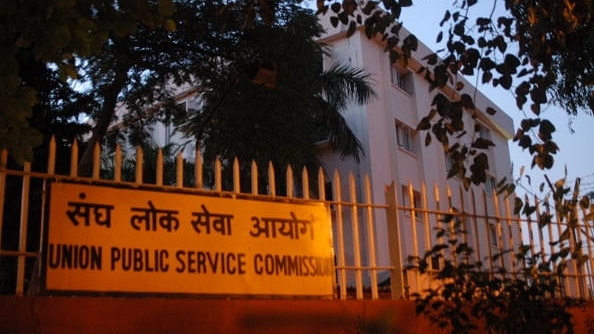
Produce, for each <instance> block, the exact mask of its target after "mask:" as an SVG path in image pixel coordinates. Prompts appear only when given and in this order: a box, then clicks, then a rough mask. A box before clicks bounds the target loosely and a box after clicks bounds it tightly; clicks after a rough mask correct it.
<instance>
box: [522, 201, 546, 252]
mask: <svg viewBox="0 0 594 334" xmlns="http://www.w3.org/2000/svg"><path fill="white" fill-rule="evenodd" d="M524 201H525V204H528V195H524ZM534 207H535V209H536V210H535V213H536V220H537V221H538V217H539V216H540V208H539V204H538V202H537V203H534ZM521 222H522V221H521V220H519V224H521ZM532 225H533V223H532V215H529V216H527V217H526V229H527V231H528V243H529V246H530V256H535V255H536V254H535V251H536V249H535V245H534V243H535V240H534V239H535V238H534V231H533V229H532ZM537 226H538V225H537ZM539 230H540V229H539ZM538 242H539V244H540V246H541V247H543V245H542V239H540V240H539V241H538ZM540 254H541V256H543V258H542V259H543V260H546V259H545V258H544V256H546V255H545V254H544V248H541V250H540Z"/></svg>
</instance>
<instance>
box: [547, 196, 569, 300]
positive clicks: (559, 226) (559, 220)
mask: <svg viewBox="0 0 594 334" xmlns="http://www.w3.org/2000/svg"><path fill="white" fill-rule="evenodd" d="M553 200H554V199H553ZM553 204H556V203H553ZM554 208H555V217H556V221H555V224H556V225H557V239H556V240H560V237H561V235H562V234H563V227H562V225H563V215H562V214H561V212H559V210H557V207H556V206H554ZM551 235H553V234H551ZM561 247H562V245H561V244H559V250H561ZM560 263H564V264H566V260H565V259H561V261H560V262H558V263H556V264H555V266H554V267H553V271H554V272H555V273H557V272H558V268H559V264H560ZM564 271H565V272H564V273H563V274H566V273H567V267H565V270H564ZM556 276H557V277H558V278H559V279H561V280H562V281H563V294H564V295H565V296H567V293H568V292H569V291H570V288H571V287H570V284H569V280H568V279H567V277H559V275H556Z"/></svg>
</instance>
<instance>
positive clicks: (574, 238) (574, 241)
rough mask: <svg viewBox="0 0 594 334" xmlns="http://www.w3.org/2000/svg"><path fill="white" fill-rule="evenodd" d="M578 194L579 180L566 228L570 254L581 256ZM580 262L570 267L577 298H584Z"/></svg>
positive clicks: (574, 189) (574, 261) (576, 183)
mask: <svg viewBox="0 0 594 334" xmlns="http://www.w3.org/2000/svg"><path fill="white" fill-rule="evenodd" d="M579 193H580V178H579V177H578V178H576V179H575V185H574V187H573V197H572V199H571V203H572V205H573V208H572V210H571V211H570V212H568V213H567V216H568V218H567V228H568V229H569V231H570V234H569V243H570V245H571V249H572V252H575V253H577V255H578V256H581V254H582V249H579V250H578V249H576V247H577V246H578V245H579V246H580V248H581V247H583V246H582V243H581V236H580V221H579V214H578V205H579V203H578V197H579ZM581 261H582V259H581V258H578V259H572V260H571V266H572V270H573V273H574V274H575V278H574V282H575V285H577V294H578V295H577V297H578V298H583V297H584V296H585V294H586V293H585V290H584V285H583V284H584V280H583V272H582V265H581V264H580V262H581Z"/></svg>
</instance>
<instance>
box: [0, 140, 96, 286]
mask: <svg viewBox="0 0 594 334" xmlns="http://www.w3.org/2000/svg"><path fill="white" fill-rule="evenodd" d="M97 156H98V155H95V157H97ZM95 159H97V158H95ZM55 167H56V138H55V137H54V136H52V137H51V138H50V141H49V145H48V157H47V170H46V175H45V176H44V178H43V183H42V186H41V216H40V222H39V231H40V232H41V233H39V244H38V247H37V253H38V254H39V255H40V256H41V254H42V252H43V243H44V240H45V239H44V234H45V233H44V231H45V214H46V211H45V209H44V208H45V205H46V201H47V198H48V193H47V189H48V177H52V176H53V175H54V174H55ZM0 217H1V216H0ZM40 260H41V258H38V261H36V265H35V271H36V272H35V278H38V277H39V273H41V270H42V265H43V263H42V262H43V261H40ZM32 281H35V280H32ZM35 289H37V287H35ZM29 290H30V291H31V289H29ZM35 291H36V290H35Z"/></svg>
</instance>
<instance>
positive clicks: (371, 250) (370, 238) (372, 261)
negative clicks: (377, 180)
mask: <svg viewBox="0 0 594 334" xmlns="http://www.w3.org/2000/svg"><path fill="white" fill-rule="evenodd" d="M364 183H365V207H366V209H367V210H366V211H367V244H368V247H367V248H368V249H367V253H368V254H369V266H370V267H371V270H370V272H369V274H370V275H371V299H378V298H379V294H378V291H377V269H376V267H377V260H376V258H375V228H374V226H373V224H374V221H373V208H372V203H373V200H372V198H371V183H370V181H369V175H365V179H364Z"/></svg>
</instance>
